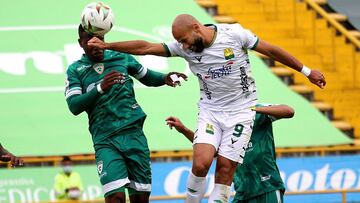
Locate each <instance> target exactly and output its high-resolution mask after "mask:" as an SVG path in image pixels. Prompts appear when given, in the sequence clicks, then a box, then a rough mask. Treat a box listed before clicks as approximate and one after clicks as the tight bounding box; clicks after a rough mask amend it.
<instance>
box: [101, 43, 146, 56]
mask: <svg viewBox="0 0 360 203" xmlns="http://www.w3.org/2000/svg"><path fill="white" fill-rule="evenodd" d="M149 45H150V43H149V42H147V41H144V40H133V41H124V42H112V43H105V49H111V50H115V51H119V52H124V53H129V54H134V55H146V54H148V53H147V50H148V49H149Z"/></svg>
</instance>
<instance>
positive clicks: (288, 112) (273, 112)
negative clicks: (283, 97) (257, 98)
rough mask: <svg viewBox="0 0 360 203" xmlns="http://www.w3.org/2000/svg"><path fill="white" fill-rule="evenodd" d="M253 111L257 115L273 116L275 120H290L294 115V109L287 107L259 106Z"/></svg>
mask: <svg viewBox="0 0 360 203" xmlns="http://www.w3.org/2000/svg"><path fill="white" fill-rule="evenodd" d="M255 111H256V112H258V113H263V114H266V115H269V116H273V117H275V118H277V119H281V118H292V117H293V116H294V113H295V112H294V109H293V108H291V107H289V106H287V105H274V106H261V107H256V108H255Z"/></svg>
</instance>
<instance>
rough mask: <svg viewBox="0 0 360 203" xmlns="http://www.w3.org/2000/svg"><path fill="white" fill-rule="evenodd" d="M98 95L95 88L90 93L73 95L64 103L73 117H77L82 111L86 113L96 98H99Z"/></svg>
mask: <svg viewBox="0 0 360 203" xmlns="http://www.w3.org/2000/svg"><path fill="white" fill-rule="evenodd" d="M100 95H101V94H100V93H99V92H98V91H97V89H96V88H93V89H92V90H91V91H90V92H87V93H85V94H81V95H74V96H71V97H69V98H68V99H67V100H66V102H67V104H68V107H69V109H70V111H71V113H73V114H74V115H78V114H80V113H81V112H83V111H86V110H87V109H88V108H89V107H90V106H91V105H92V104H94V102H95V101H96V99H97V98H98V97H100Z"/></svg>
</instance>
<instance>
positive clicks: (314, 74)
mask: <svg viewBox="0 0 360 203" xmlns="http://www.w3.org/2000/svg"><path fill="white" fill-rule="evenodd" d="M308 79H309V80H310V82H311V83H313V84H315V85H317V86H318V87H320V88H321V89H323V88H324V87H325V85H326V81H325V77H324V75H323V74H322V73H321V72H320V71H317V70H311V73H310V75H309V76H308Z"/></svg>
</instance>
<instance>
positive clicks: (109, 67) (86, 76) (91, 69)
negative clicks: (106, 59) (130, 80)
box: [78, 62, 128, 87]
mask: <svg viewBox="0 0 360 203" xmlns="http://www.w3.org/2000/svg"><path fill="white" fill-rule="evenodd" d="M111 71H117V72H120V73H123V74H125V75H128V69H127V67H126V66H125V65H124V64H121V63H118V62H111V63H95V64H88V65H87V67H85V68H84V69H83V70H80V71H78V73H79V76H80V77H79V78H80V82H81V85H82V86H85V87H86V86H89V85H91V84H94V83H99V82H101V81H102V80H103V78H104V77H105V75H106V74H108V73H110V72H111Z"/></svg>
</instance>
